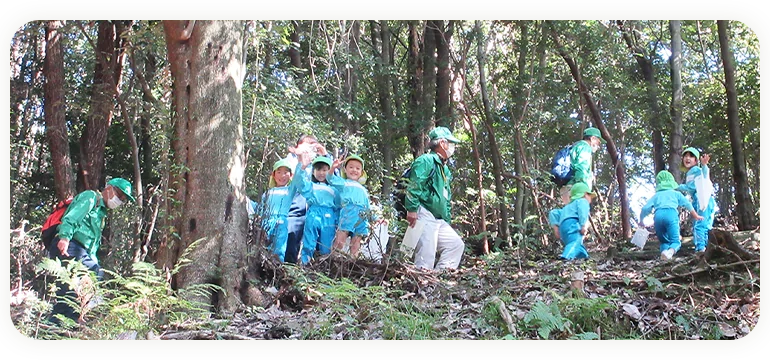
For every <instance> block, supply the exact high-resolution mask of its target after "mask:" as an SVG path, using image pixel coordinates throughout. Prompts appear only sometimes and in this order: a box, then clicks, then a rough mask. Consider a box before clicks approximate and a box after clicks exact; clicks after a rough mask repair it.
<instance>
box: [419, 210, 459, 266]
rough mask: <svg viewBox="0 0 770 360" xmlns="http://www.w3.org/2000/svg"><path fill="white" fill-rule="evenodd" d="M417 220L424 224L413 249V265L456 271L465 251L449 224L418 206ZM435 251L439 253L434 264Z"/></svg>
mask: <svg viewBox="0 0 770 360" xmlns="http://www.w3.org/2000/svg"><path fill="white" fill-rule="evenodd" d="M417 219H418V220H419V221H423V222H425V227H424V228H423V231H422V235H421V236H420V241H418V242H417V246H416V247H415V256H414V265H415V266H416V267H418V268H425V269H431V270H433V269H434V264H435V269H445V268H448V269H456V268H457V266H459V265H460V258H462V256H463V251H464V250H465V243H464V242H463V239H462V238H461V237H460V235H458V234H457V232H456V231H455V230H454V229H452V227H451V226H449V224H448V223H447V222H446V221H444V220H441V219H436V217H435V216H433V214H431V212H430V211H428V210H426V209H425V208H424V207H422V206H420V208H419V209H418V210H417ZM436 251H438V253H439V259H438V263H436Z"/></svg>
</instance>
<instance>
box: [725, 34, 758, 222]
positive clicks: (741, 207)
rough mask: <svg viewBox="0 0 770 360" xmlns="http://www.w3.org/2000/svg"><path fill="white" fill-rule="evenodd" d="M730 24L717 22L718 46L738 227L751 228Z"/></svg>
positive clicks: (751, 205)
mask: <svg viewBox="0 0 770 360" xmlns="http://www.w3.org/2000/svg"><path fill="white" fill-rule="evenodd" d="M729 26H730V25H729V23H728V21H727V20H718V21H717V31H718V32H719V47H720V52H721V55H722V64H723V66H724V71H725V82H724V86H725V91H726V92H727V124H728V131H729V133H730V147H731V148H732V153H733V181H734V182H735V212H736V214H735V216H736V217H737V220H738V228H739V229H741V230H749V229H754V228H755V227H756V218H755V216H754V204H753V203H752V201H751V195H750V194H749V182H748V176H747V175H746V158H745V157H744V155H743V135H742V134H743V133H742V131H741V119H740V118H739V116H738V95H737V92H736V91H735V59H734V57H733V52H732V50H730V38H729V36H728V34H727V33H728V31H729Z"/></svg>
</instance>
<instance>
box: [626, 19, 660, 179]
mask: <svg viewBox="0 0 770 360" xmlns="http://www.w3.org/2000/svg"><path fill="white" fill-rule="evenodd" d="M617 24H618V26H619V27H620V30H621V33H622V35H623V40H625V42H626V46H628V49H629V50H631V54H632V55H633V56H634V59H636V63H637V64H638V65H639V69H640V70H641V71H642V76H643V77H644V84H645V90H646V91H647V103H648V104H649V106H650V116H649V124H650V129H652V160H653V164H654V165H655V173H656V174H657V173H658V172H660V171H662V170H665V169H666V161H665V159H664V156H663V154H664V153H665V151H664V150H663V135H662V131H661V129H662V128H663V126H662V121H661V118H662V115H663V114H662V113H661V111H660V105H658V84H657V82H656V81H655V69H654V68H653V66H652V60H650V59H648V58H647V57H645V56H644V48H643V47H642V46H640V45H639V43H638V39H637V38H636V36H635V30H636V29H635V28H634V26H633V25H631V28H630V29H628V28H626V27H625V26H624V25H626V24H625V23H624V22H623V21H620V20H619V21H618V22H617Z"/></svg>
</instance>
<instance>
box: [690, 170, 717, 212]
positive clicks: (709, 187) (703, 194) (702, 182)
mask: <svg viewBox="0 0 770 360" xmlns="http://www.w3.org/2000/svg"><path fill="white" fill-rule="evenodd" d="M693 181H694V182H695V196H696V197H697V198H698V207H699V208H700V211H703V210H706V207H707V206H708V205H709V199H710V198H711V195H713V194H714V184H713V183H712V182H711V179H709V178H707V177H705V176H697V177H695V180H693Z"/></svg>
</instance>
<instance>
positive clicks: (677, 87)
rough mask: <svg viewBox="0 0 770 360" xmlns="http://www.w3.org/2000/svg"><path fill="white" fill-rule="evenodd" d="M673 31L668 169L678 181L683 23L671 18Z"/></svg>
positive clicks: (671, 31) (671, 30)
mask: <svg viewBox="0 0 770 360" xmlns="http://www.w3.org/2000/svg"><path fill="white" fill-rule="evenodd" d="M668 28H669V32H670V33H671V57H670V58H669V62H670V66H671V109H670V110H671V126H670V129H671V137H670V139H669V142H670V146H669V150H670V151H669V154H668V170H669V171H670V172H671V174H672V175H674V179H676V180H677V182H681V180H682V171H681V170H679V165H680V164H681V162H682V145H683V141H682V133H683V129H682V107H683V106H682V98H683V96H684V92H683V91H682V32H681V30H682V23H681V21H679V20H671V21H669V23H668Z"/></svg>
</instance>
